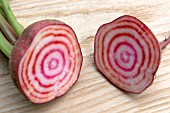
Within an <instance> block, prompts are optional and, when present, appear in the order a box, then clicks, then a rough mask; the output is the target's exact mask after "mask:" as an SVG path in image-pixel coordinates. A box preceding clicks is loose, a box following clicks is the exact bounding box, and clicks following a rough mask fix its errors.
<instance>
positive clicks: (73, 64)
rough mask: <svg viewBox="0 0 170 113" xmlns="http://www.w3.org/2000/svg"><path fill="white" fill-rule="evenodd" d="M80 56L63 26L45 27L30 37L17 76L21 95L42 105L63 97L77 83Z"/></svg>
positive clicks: (70, 30)
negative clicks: (29, 43) (30, 40)
mask: <svg viewBox="0 0 170 113" xmlns="http://www.w3.org/2000/svg"><path fill="white" fill-rule="evenodd" d="M81 65H82V53H81V50H80V46H79V43H78V41H77V37H76V35H75V33H74V31H73V30H72V29H71V28H70V27H69V26H67V25H64V24H63V25H49V26H47V27H45V28H43V29H41V30H40V31H39V32H38V33H37V34H36V36H35V37H34V39H33V41H32V43H31V45H30V47H29V49H28V50H27V52H26V53H25V55H24V56H23V58H22V60H21V62H20V65H19V69H18V73H19V82H20V85H21V88H22V90H23V92H24V93H25V95H26V96H27V97H28V98H29V100H30V101H32V102H33V103H44V102H48V101H50V100H53V99H54V98H56V97H59V96H61V95H63V94H65V93H66V92H67V91H68V90H69V89H70V87H71V86H72V85H73V84H74V83H75V82H76V80H77V79H78V75H79V72H80V69H81Z"/></svg>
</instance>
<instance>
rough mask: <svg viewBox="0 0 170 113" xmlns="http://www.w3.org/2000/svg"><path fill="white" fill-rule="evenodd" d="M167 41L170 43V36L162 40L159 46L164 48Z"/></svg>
mask: <svg viewBox="0 0 170 113" xmlns="http://www.w3.org/2000/svg"><path fill="white" fill-rule="evenodd" d="M169 43H170V36H169V37H168V38H166V39H165V40H163V41H162V42H160V45H161V48H162V49H164V48H165V47H166V46H167V45H168V44H169Z"/></svg>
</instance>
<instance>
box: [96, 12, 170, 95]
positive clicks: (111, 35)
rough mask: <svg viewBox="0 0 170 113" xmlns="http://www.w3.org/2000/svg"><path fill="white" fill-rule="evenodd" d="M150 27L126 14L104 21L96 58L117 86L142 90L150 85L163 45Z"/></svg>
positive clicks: (167, 41) (164, 43) (134, 90)
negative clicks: (105, 22) (110, 20)
mask: <svg viewBox="0 0 170 113" xmlns="http://www.w3.org/2000/svg"><path fill="white" fill-rule="evenodd" d="M169 42H170V38H168V39H166V40H165V41H163V42H162V43H160V44H159V42H158V41H157V39H156V38H155V36H154V35H153V33H152V32H151V30H150V29H149V28H148V27H147V26H146V25H145V24H144V23H143V22H141V21H140V20H139V19H137V18H135V17H133V16H130V15H124V16H121V17H119V18H117V19H115V20H114V21H112V22H110V23H107V24H104V25H102V26H101V27H100V28H99V29H98V31H97V33H96V37H95V43H94V49H95V52H94V60H95V64H96V66H97V67H98V69H99V70H100V71H101V72H102V74H103V75H104V76H105V77H106V78H107V79H108V80H109V81H110V82H111V83H112V84H114V85H115V86H117V87H118V88H120V89H122V90H125V91H127V92H131V93H135V94H139V93H141V92H143V91H144V90H145V89H146V88H147V87H149V86H150V85H151V83H152V82H153V80H154V76H155V73H156V71H157V69H158V67H159V64H160V60H161V49H163V48H164V47H166V46H167V45H168V44H169Z"/></svg>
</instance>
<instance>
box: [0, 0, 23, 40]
mask: <svg viewBox="0 0 170 113" xmlns="http://www.w3.org/2000/svg"><path fill="white" fill-rule="evenodd" d="M0 3H1V5H2V8H3V10H4V12H5V14H6V16H7V20H8V22H9V23H10V25H11V26H12V28H13V29H14V31H15V33H16V34H17V35H18V37H20V36H21V34H22V32H23V30H24V27H23V26H22V25H21V24H20V23H19V22H18V21H17V19H16V17H15V15H14V13H13V12H12V10H11V8H10V6H9V3H8V0H0Z"/></svg>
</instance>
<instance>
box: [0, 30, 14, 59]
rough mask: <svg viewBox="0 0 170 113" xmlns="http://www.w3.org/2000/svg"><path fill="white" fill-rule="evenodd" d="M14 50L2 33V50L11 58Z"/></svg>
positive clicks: (0, 43) (0, 46) (0, 42)
mask: <svg viewBox="0 0 170 113" xmlns="http://www.w3.org/2000/svg"><path fill="white" fill-rule="evenodd" d="M12 49H13V45H12V44H10V43H9V41H8V40H7V39H6V38H5V37H4V35H3V34H2V32H1V31H0V50H1V51H2V52H3V53H4V54H5V55H6V56H7V57H8V58H9V57H10V56H11V52H12Z"/></svg>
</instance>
